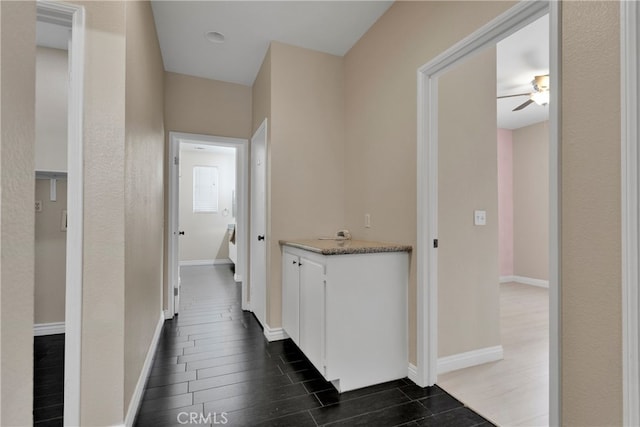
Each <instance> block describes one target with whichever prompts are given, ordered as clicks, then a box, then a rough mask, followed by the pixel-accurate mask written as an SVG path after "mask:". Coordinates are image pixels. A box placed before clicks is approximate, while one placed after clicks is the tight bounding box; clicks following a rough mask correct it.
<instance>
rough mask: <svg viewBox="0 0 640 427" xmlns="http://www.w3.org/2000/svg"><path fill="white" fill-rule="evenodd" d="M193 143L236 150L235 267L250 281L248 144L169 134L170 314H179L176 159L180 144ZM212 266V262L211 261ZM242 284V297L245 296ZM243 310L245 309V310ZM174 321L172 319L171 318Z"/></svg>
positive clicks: (175, 133) (247, 141)
mask: <svg viewBox="0 0 640 427" xmlns="http://www.w3.org/2000/svg"><path fill="white" fill-rule="evenodd" d="M181 140H191V141H194V140H195V141H198V142H199V143H201V144H208V145H224V146H228V147H234V148H236V165H237V168H236V177H237V178H236V194H237V199H236V200H237V204H238V209H237V212H236V222H237V224H238V227H237V228H236V244H237V245H238V260H237V263H236V277H239V278H242V277H247V272H246V271H247V260H248V259H249V255H248V230H249V216H248V207H249V187H248V176H249V171H248V161H249V160H248V158H249V140H247V139H242V138H227V137H222V136H212V135H202V134H193V133H184V132H169V159H168V161H169V164H168V167H169V171H170V172H169V180H170V181H169V210H168V218H167V221H168V224H169V226H168V227H167V242H168V244H169V254H168V259H169V261H168V262H169V265H168V266H167V269H168V271H167V275H168V276H169V277H168V280H167V288H166V289H165V292H166V294H167V304H168V310H173V311H174V313H175V312H177V310H176V309H175V304H174V294H173V288H174V286H175V283H178V278H179V266H180V262H179V260H178V234H177V233H178V227H179V213H178V201H179V191H180V189H179V185H178V168H177V167H175V164H174V159H175V158H178V159H179V157H180V141H181ZM211 264H213V261H211ZM245 286H246V284H245V283H244V282H243V295H244V294H245V289H244V287H245ZM243 308H244V307H243ZM171 318H173V316H171Z"/></svg>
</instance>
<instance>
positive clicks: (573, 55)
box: [561, 1, 622, 426]
mask: <svg viewBox="0 0 640 427" xmlns="http://www.w3.org/2000/svg"><path fill="white" fill-rule="evenodd" d="M619 9H620V4H619V3H618V2H573V1H570V2H563V3H562V57H563V60H562V96H563V103H562V145H561V146H562V193H561V194H562V220H561V223H562V248H561V257H562V258H561V259H562V269H561V271H562V321H563V324H562V369H563V371H562V387H563V391H562V397H563V405H562V410H563V420H562V425H564V426H614V425H622V378H621V375H622V366H621V365H622V355H621V350H622V341H621V340H622V338H621V331H622V326H621V319H622V311H621V241H620V240H621V235H620V230H621V223H620V215H621V212H620V206H621V205H620V192H621V190H620V164H621V161H620V66H619V64H620V49H619V46H620V25H619ZM593 76H598V82H600V83H599V87H598V91H599V93H602V94H606V96H601V97H599V98H598V102H593V100H592V94H590V93H589V92H590V91H585V90H584V88H585V87H588V85H589V84H590V83H589V82H593ZM594 384H598V387H599V388H601V389H602V390H607V392H606V393H605V394H599V393H598V394H596V395H594V394H593V392H592V390H593V385H594ZM590 390H591V392H590Z"/></svg>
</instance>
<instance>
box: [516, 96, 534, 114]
mask: <svg viewBox="0 0 640 427" xmlns="http://www.w3.org/2000/svg"><path fill="white" fill-rule="evenodd" d="M531 103H533V99H527V100H526V101H525V102H523V103H522V104H520V105H518V106H517V107H516V108H514V109H513V110H511V111H520V110H522V109H523V108H524V107H526V106H527V105H529V104H531Z"/></svg>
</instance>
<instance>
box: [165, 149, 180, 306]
mask: <svg viewBox="0 0 640 427" xmlns="http://www.w3.org/2000/svg"><path fill="white" fill-rule="evenodd" d="M171 143H172V146H171V154H172V155H171V159H172V161H171V181H172V183H171V190H172V191H171V194H170V196H169V199H170V201H169V203H170V206H169V209H170V210H171V214H172V215H171V225H170V227H171V242H170V249H169V288H170V292H171V293H172V295H173V299H171V298H169V302H171V301H172V300H173V307H171V305H170V306H169V307H168V308H169V310H170V311H172V312H173V314H178V311H179V308H180V261H179V258H180V257H179V254H180V242H179V237H180V234H181V233H180V231H179V230H180V209H179V205H180V203H179V201H180V184H179V182H180V181H179V179H180V141H179V140H177V139H176V140H172V142H171Z"/></svg>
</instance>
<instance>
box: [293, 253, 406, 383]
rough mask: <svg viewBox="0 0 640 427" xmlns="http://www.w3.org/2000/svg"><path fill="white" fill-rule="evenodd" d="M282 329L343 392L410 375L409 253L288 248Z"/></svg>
mask: <svg viewBox="0 0 640 427" xmlns="http://www.w3.org/2000/svg"><path fill="white" fill-rule="evenodd" d="M282 260H283V269H282V271H283V281H282V324H283V328H284V330H285V332H286V333H287V334H288V335H289V336H290V337H291V338H292V339H293V341H294V342H295V343H296V344H297V345H298V347H300V349H301V350H302V352H303V353H304V354H305V355H306V356H307V358H308V359H309V361H311V363H313V365H314V366H315V367H316V368H317V369H318V371H319V372H320V373H321V374H322V375H323V376H324V377H325V378H326V379H327V380H329V381H331V382H332V383H333V384H334V386H335V387H336V389H337V390H338V391H340V392H344V391H348V390H353V389H356V388H361V387H366V386H369V385H373V384H377V383H381V382H385V381H390V380H394V379H398V378H404V377H406V376H407V369H408V348H407V347H408V341H407V339H408V338H407V335H408V332H407V323H408V317H407V289H408V278H409V255H408V253H407V252H384V253H364V254H342V255H321V254H318V253H316V252H313V251H308V250H304V249H300V248H297V247H292V246H288V245H286V244H285V245H284V246H283V257H282Z"/></svg>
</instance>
